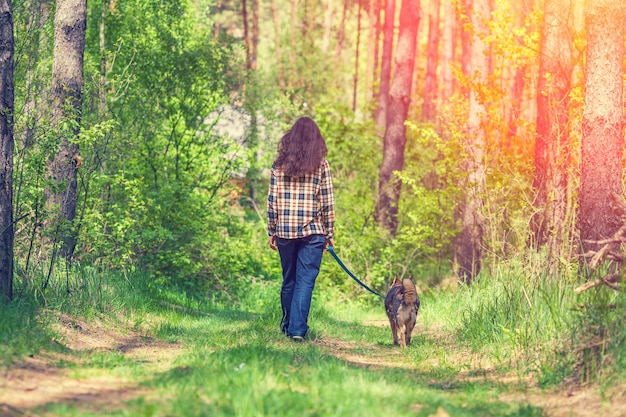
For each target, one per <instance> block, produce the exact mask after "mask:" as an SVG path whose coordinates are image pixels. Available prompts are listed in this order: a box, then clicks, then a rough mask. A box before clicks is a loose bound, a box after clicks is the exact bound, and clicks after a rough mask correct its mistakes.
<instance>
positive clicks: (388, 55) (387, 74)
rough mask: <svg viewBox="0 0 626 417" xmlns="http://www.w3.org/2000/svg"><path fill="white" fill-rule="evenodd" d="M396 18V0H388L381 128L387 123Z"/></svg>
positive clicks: (378, 115) (380, 98) (380, 93)
mask: <svg viewBox="0 0 626 417" xmlns="http://www.w3.org/2000/svg"><path fill="white" fill-rule="evenodd" d="M395 18H396V0H387V1H386V2H385V30H384V32H383V54H382V57H381V60H380V89H379V91H378V110H377V112H376V125H377V126H378V127H379V128H380V129H381V130H382V129H383V128H384V127H385V126H386V124H387V109H388V107H389V84H390V82H391V62H392V55H393V39H394V30H393V27H394V23H395Z"/></svg>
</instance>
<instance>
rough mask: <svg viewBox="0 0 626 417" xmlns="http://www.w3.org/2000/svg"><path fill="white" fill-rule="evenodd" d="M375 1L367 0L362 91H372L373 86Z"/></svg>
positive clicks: (376, 19) (376, 24) (367, 96)
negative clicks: (365, 53) (363, 84)
mask: <svg viewBox="0 0 626 417" xmlns="http://www.w3.org/2000/svg"><path fill="white" fill-rule="evenodd" d="M376 3H377V1H375V0H369V3H368V5H367V7H368V8H367V18H368V25H369V28H368V32H367V65H366V71H365V86H364V91H367V92H369V91H374V88H373V84H374V83H373V81H372V80H373V79H374V73H375V67H374V64H375V62H376V61H375V56H374V53H375V52H374V50H375V49H376V48H375V46H376V27H377V26H378V17H377V16H376V6H375V4H376ZM365 97H366V100H369V97H370V96H369V94H367V95H366V96H365Z"/></svg>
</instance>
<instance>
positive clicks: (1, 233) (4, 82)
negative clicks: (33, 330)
mask: <svg viewBox="0 0 626 417" xmlns="http://www.w3.org/2000/svg"><path fill="white" fill-rule="evenodd" d="M14 51H15V40H14V37H13V7H12V4H11V0H0V302H9V301H11V300H12V299H13V146H14V142H13V140H14V139H13V120H14V118H13V114H14V110H15V90H14V81H13V74H14V62H13V60H14Z"/></svg>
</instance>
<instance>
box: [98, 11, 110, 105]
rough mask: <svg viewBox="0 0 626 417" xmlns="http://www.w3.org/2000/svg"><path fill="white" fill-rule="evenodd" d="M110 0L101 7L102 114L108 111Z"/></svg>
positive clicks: (100, 91)
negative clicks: (107, 23) (107, 24)
mask: <svg viewBox="0 0 626 417" xmlns="http://www.w3.org/2000/svg"><path fill="white" fill-rule="evenodd" d="M108 8H109V0H102V6H101V8H100V32H99V38H100V39H99V40H100V42H99V43H100V87H99V91H98V107H99V108H98V110H99V112H100V114H101V115H104V114H105V111H106V79H107V51H106V38H105V33H106V31H105V29H106V18H107V9H108Z"/></svg>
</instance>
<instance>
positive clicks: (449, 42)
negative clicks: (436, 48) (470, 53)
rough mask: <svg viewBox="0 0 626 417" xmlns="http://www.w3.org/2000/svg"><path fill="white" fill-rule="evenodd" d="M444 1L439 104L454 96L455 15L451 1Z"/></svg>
mask: <svg viewBox="0 0 626 417" xmlns="http://www.w3.org/2000/svg"><path fill="white" fill-rule="evenodd" d="M443 1H444V21H443V36H442V40H441V42H442V50H443V52H442V61H443V62H442V64H441V84H442V86H441V102H443V103H447V102H448V101H449V100H450V99H451V98H452V94H454V74H453V73H452V64H453V63H454V22H455V21H456V19H455V13H454V8H453V7H452V1H453V0H443Z"/></svg>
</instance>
